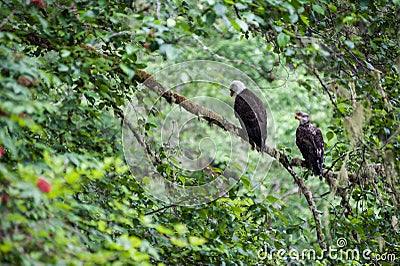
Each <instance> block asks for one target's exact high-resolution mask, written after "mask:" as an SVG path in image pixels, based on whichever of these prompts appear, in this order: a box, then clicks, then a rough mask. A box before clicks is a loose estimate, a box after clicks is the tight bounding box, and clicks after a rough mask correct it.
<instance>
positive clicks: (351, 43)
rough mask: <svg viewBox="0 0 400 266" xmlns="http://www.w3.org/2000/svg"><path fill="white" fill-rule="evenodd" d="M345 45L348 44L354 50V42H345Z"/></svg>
mask: <svg viewBox="0 0 400 266" xmlns="http://www.w3.org/2000/svg"><path fill="white" fill-rule="evenodd" d="M344 44H346V46H347V47H349V48H350V49H354V43H353V42H352V41H349V40H345V41H344Z"/></svg>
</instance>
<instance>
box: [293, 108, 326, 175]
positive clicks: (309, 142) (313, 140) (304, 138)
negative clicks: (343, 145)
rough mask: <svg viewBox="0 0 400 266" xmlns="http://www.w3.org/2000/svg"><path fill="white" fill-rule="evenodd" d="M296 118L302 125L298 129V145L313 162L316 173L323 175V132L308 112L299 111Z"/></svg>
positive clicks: (306, 158)
mask: <svg viewBox="0 0 400 266" xmlns="http://www.w3.org/2000/svg"><path fill="white" fill-rule="evenodd" d="M296 119H298V120H299V121H300V125H299V127H298V128H297V130H296V145H297V147H299V150H300V152H301V154H302V155H303V157H304V159H305V160H306V161H307V162H308V163H310V164H311V166H312V172H313V173H314V175H322V170H323V168H322V164H323V162H324V139H323V137H322V132H321V130H319V129H318V128H317V127H315V126H313V125H312V124H311V122H310V118H309V116H308V115H307V114H305V113H302V112H299V113H297V114H296Z"/></svg>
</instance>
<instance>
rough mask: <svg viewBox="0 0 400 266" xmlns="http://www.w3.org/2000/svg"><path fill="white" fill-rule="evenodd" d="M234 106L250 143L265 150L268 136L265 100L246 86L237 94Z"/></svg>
mask: <svg viewBox="0 0 400 266" xmlns="http://www.w3.org/2000/svg"><path fill="white" fill-rule="evenodd" d="M233 108H234V110H235V116H236V117H237V118H238V119H239V121H240V124H241V125H242V128H243V129H245V130H246V132H247V135H248V137H249V142H250V144H251V145H252V146H253V147H254V146H257V147H258V148H260V149H261V150H263V149H264V146H265V140H266V138H267V112H266V110H265V107H264V104H263V102H262V101H261V100H260V99H259V98H258V97H257V96H256V95H255V94H254V93H253V92H252V91H250V90H249V89H246V88H245V89H243V90H242V91H240V92H239V93H238V94H237V95H236V98H235V103H234V106H233Z"/></svg>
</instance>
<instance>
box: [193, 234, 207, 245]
mask: <svg viewBox="0 0 400 266" xmlns="http://www.w3.org/2000/svg"><path fill="white" fill-rule="evenodd" d="M206 242H207V240H206V239H204V238H202V237H197V236H189V243H190V244H191V245H193V246H200V245H203V244H204V243H206Z"/></svg>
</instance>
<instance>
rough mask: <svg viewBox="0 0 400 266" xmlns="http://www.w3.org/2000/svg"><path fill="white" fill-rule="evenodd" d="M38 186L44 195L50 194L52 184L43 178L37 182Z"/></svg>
mask: <svg viewBox="0 0 400 266" xmlns="http://www.w3.org/2000/svg"><path fill="white" fill-rule="evenodd" d="M36 185H37V186H38V188H39V189H40V190H41V191H42V192H44V193H49V192H50V191H51V184H50V183H49V182H47V181H46V180H44V179H43V178H41V177H40V178H39V179H38V181H37V182H36Z"/></svg>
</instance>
